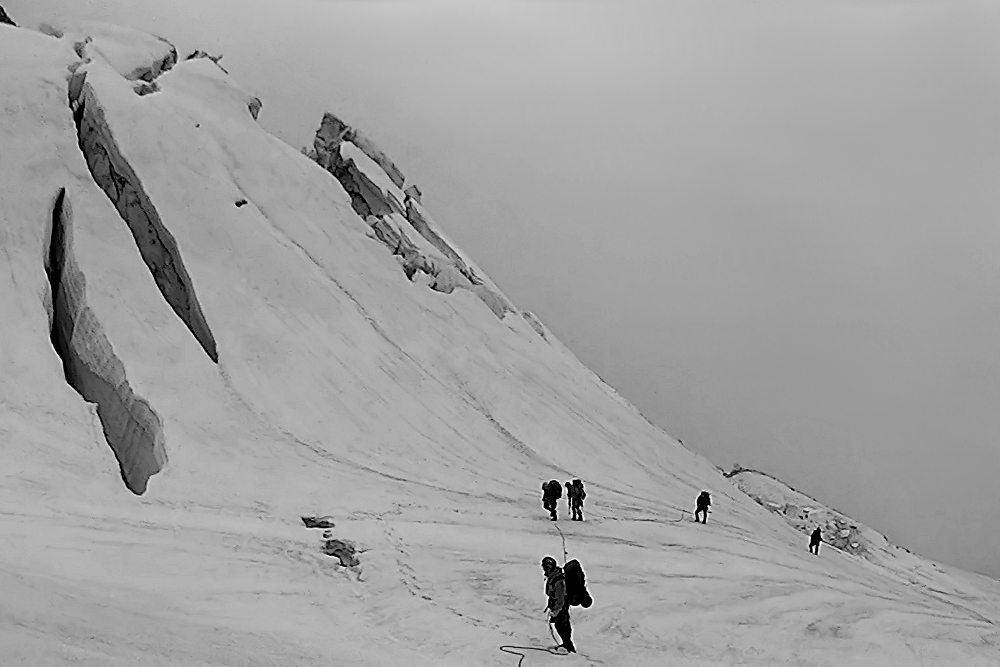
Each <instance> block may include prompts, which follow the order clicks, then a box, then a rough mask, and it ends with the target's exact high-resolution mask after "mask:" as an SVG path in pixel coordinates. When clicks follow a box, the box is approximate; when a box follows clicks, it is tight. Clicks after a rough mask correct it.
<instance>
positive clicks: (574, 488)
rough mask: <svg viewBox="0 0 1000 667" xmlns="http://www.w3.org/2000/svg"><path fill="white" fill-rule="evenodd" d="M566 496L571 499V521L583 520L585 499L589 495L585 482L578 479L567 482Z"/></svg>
mask: <svg viewBox="0 0 1000 667" xmlns="http://www.w3.org/2000/svg"><path fill="white" fill-rule="evenodd" d="M566 497H567V498H568V499H569V510H570V515H571V516H570V521H583V499H584V498H586V497H587V492H586V491H584V490H583V482H581V481H580V480H578V479H574V480H573V481H572V482H566Z"/></svg>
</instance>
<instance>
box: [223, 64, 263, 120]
mask: <svg viewBox="0 0 1000 667" xmlns="http://www.w3.org/2000/svg"><path fill="white" fill-rule="evenodd" d="M222 71H223V72H225V71H226V70H222ZM263 106H264V103H263V102H261V101H260V98H259V97H251V98H250V102H248V103H247V109H249V110H250V115H251V116H253V119H254V120H257V116H259V115H260V110H261V107H263Z"/></svg>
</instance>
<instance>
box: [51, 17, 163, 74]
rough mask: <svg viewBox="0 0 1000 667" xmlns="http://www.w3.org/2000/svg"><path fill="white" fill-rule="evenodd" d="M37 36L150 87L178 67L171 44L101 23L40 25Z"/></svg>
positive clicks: (137, 32) (157, 38)
mask: <svg viewBox="0 0 1000 667" xmlns="http://www.w3.org/2000/svg"><path fill="white" fill-rule="evenodd" d="M38 29H39V31H40V32H43V33H45V34H47V35H51V36H52V37H55V38H57V39H66V40H69V41H71V42H72V43H73V48H74V50H75V51H76V54H77V56H79V57H80V58H81V59H83V60H86V61H89V60H92V59H94V58H95V57H96V58H99V59H103V60H105V61H106V62H107V63H108V64H109V65H110V66H111V67H112V68H114V70H115V71H116V72H118V73H119V74H121V75H122V76H123V77H125V78H126V79H128V80H129V81H146V82H149V83H152V82H153V81H154V80H156V78H157V77H159V76H160V75H161V74H163V73H164V72H166V71H167V70H170V69H172V68H173V66H174V65H176V64H177V49H176V48H174V46H173V44H171V43H170V42H168V41H167V40H165V39H163V38H162V37H156V36H155V35H150V34H148V33H144V32H140V31H137V30H132V29H130V28H123V27H121V26H116V25H111V24H108V23H101V22H99V21H81V22H78V23H73V22H69V23H57V24H54V25H53V24H50V23H43V24H41V25H40V26H39V27H38Z"/></svg>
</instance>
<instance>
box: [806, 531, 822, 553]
mask: <svg viewBox="0 0 1000 667" xmlns="http://www.w3.org/2000/svg"><path fill="white" fill-rule="evenodd" d="M822 541H823V532H822V531H821V530H820V529H819V526H816V530H814V531H813V532H812V535H810V536H809V553H811V554H813V555H815V556H818V555H819V543H820V542H822Z"/></svg>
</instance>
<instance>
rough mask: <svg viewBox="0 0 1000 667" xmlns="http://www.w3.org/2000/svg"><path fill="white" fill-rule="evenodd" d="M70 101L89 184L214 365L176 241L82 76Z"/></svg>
mask: <svg viewBox="0 0 1000 667" xmlns="http://www.w3.org/2000/svg"><path fill="white" fill-rule="evenodd" d="M69 100H70V107H71V108H72V109H73V110H74V113H73V118H74V120H75V121H76V127H77V135H78V138H79V143H80V150H81V151H82V152H83V155H84V158H86V161H87V166H88V167H89V169H90V173H91V175H92V176H93V178H94V181H95V182H96V183H97V184H98V185H99V186H100V187H101V189H102V190H103V191H104V193H105V194H106V195H107V196H108V199H110V200H111V203H112V204H114V206H115V208H116V209H117V210H118V213H119V215H120V216H121V218H122V220H123V221H124V222H125V224H126V225H128V228H129V230H130V231H131V232H132V237H133V238H134V239H135V243H136V245H137V246H138V248H139V253H140V254H141V255H142V259H143V261H144V262H145V264H146V266H147V268H149V272H150V273H151V274H152V276H153V280H154V281H155V282H156V286H157V287H158V288H159V290H160V294H162V295H163V298H164V299H166V301H167V303H168V304H169V305H170V307H171V308H172V309H173V311H174V312H175V313H176V314H177V316H178V317H179V318H181V321H182V322H184V325H185V326H187V328H188V330H189V331H191V333H192V334H193V335H194V337H195V340H197V341H198V344H199V345H201V348H202V349H203V350H204V351H205V354H207V355H208V357H209V359H211V360H212V361H213V362H215V363H216V364H217V363H219V352H218V349H217V347H216V343H215V337H214V336H213V335H212V330H211V328H210V327H209V326H208V322H207V321H206V319H205V315H204V313H203V312H202V310H201V304H199V303H198V297H197V296H196V295H195V290H194V284H193V283H192V281H191V277H190V276H189V275H188V272H187V269H185V267H184V260H183V259H182V258H181V253H180V248H178V246H177V241H176V240H175V239H174V237H173V235H172V234H171V233H170V231H169V230H168V229H167V228H166V226H165V225H164V224H163V221H162V220H161V219H160V215H159V213H158V212H157V211H156V207H155V206H154V205H153V202H152V200H151V199H150V197H149V194H148V193H147V192H146V190H145V189H144V188H143V186H142V182H141V181H140V180H139V177H138V175H137V174H136V173H135V170H134V169H132V166H131V165H130V164H129V163H128V161H127V160H126V159H125V156H124V155H122V152H121V149H120V148H119V146H118V143H117V142H116V141H115V138H114V135H113V134H112V132H111V128H110V127H109V126H108V123H107V120H106V119H105V117H104V110H103V109H102V108H101V105H100V103H99V102H98V100H97V96H96V94H95V93H94V90H93V88H92V87H91V86H90V85H89V84H88V83H87V82H86V73H85V72H77V73H76V74H74V75H73V77H72V79H71V82H70V86H69Z"/></svg>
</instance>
